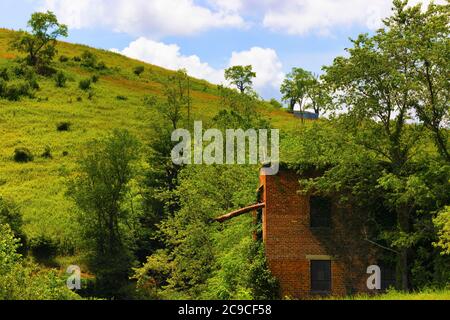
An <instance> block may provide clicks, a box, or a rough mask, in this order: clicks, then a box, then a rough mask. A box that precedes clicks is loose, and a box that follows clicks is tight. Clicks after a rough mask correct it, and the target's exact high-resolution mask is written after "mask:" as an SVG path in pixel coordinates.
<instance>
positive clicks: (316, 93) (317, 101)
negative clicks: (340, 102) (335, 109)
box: [307, 76, 332, 115]
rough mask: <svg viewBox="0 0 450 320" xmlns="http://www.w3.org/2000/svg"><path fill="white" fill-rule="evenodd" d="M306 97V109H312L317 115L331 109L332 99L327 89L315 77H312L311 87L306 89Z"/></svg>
mask: <svg viewBox="0 0 450 320" xmlns="http://www.w3.org/2000/svg"><path fill="white" fill-rule="evenodd" d="M308 97H309V104H308V106H307V107H308V108H311V109H313V110H314V112H315V113H316V114H317V115H320V112H322V111H325V110H328V109H330V108H332V99H331V96H330V94H329V92H328V87H327V85H326V84H325V83H324V82H323V81H321V79H320V78H319V77H317V76H314V77H313V80H312V81H311V85H310V87H309V88H308Z"/></svg>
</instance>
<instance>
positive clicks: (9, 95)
mask: <svg viewBox="0 0 450 320" xmlns="http://www.w3.org/2000/svg"><path fill="white" fill-rule="evenodd" d="M2 90H3V91H4V92H3V94H2V96H3V97H4V98H6V99H8V100H10V101H19V100H20V97H22V96H28V97H30V98H32V97H33V93H32V92H31V86H30V84H29V83H28V82H16V83H12V84H9V85H7V86H5V87H4V88H3V89H2Z"/></svg>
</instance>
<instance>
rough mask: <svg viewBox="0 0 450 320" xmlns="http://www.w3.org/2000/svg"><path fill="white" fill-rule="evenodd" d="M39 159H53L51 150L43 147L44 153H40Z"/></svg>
mask: <svg viewBox="0 0 450 320" xmlns="http://www.w3.org/2000/svg"><path fill="white" fill-rule="evenodd" d="M41 157H42V158H45V159H53V155H52V150H51V149H50V147H49V146H46V147H45V149H44V152H43V153H42V155H41Z"/></svg>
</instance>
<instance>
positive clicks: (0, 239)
mask: <svg viewBox="0 0 450 320" xmlns="http://www.w3.org/2000/svg"><path fill="white" fill-rule="evenodd" d="M19 243H20V241H19V240H18V239H16V238H15V236H14V233H13V231H12V230H11V228H10V227H9V225H8V224H3V223H2V222H0V300H73V299H80V297H79V296H78V295H77V294H75V293H73V292H71V291H70V290H69V289H68V288H67V286H66V283H65V282H64V280H63V279H61V278H59V277H58V276H57V274H56V272H54V271H47V270H45V271H43V270H40V269H39V268H38V267H37V266H36V265H34V264H29V263H27V262H26V261H24V259H23V258H22V256H21V255H20V254H19V253H18V252H17V251H18V250H19V248H20V244H19Z"/></svg>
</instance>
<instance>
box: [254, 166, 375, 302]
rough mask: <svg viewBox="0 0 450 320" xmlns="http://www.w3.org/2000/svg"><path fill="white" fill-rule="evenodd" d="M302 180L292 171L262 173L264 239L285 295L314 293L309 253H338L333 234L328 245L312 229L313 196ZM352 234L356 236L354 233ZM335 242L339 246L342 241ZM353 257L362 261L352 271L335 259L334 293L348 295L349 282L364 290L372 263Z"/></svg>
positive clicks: (268, 257) (303, 296) (275, 273)
mask: <svg viewBox="0 0 450 320" xmlns="http://www.w3.org/2000/svg"><path fill="white" fill-rule="evenodd" d="M298 180H299V177H298V176H297V175H296V174H295V172H293V171H289V170H280V172H279V174H278V175H276V176H265V175H261V177H260V183H261V185H262V186H263V187H264V188H263V194H262V200H263V201H264V202H265V203H266V207H265V209H264V210H263V217H262V218H263V240H264V243H265V249H266V256H267V260H268V264H269V267H270V269H271V271H272V273H273V275H274V276H275V277H276V278H277V279H278V281H279V283H280V287H281V294H282V296H283V297H286V296H290V297H292V298H305V297H307V296H308V295H310V260H308V259H307V256H311V255H315V256H317V255H322V256H323V255H325V256H327V255H329V256H333V253H334V252H332V251H333V250H331V249H330V248H331V247H330V242H331V243H332V242H333V236H331V237H330V235H329V236H328V240H327V241H328V242H327V245H325V242H324V240H323V237H322V236H321V235H320V232H319V234H318V233H317V232H315V231H313V230H311V228H310V221H309V219H310V216H309V195H301V194H299V192H298V191H299V189H300V185H299V183H298ZM332 216H333V219H334V218H335V214H334V209H333V212H332ZM337 225H339V224H337ZM348 236H349V237H350V238H351V237H352V235H351V234H349V235H348ZM356 238H357V237H356ZM330 240H331V241H330ZM335 245H336V246H339V243H336V244H335ZM342 260H344V259H342ZM353 260H361V263H360V264H359V266H358V267H357V270H356V272H353V273H351V272H348V268H349V267H348V266H347V265H345V264H344V262H343V261H341V259H339V257H337V258H336V259H335V260H332V262H331V272H332V284H331V286H332V294H333V295H344V294H346V293H347V290H346V288H347V287H349V285H350V286H351V287H353V288H355V289H356V290H358V291H363V290H364V288H365V280H366V278H367V277H366V274H365V270H366V269H365V268H367V266H368V264H367V263H366V259H365V258H362V259H360V258H359V257H355V259H353ZM346 272H347V273H346ZM349 277H350V279H349Z"/></svg>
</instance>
